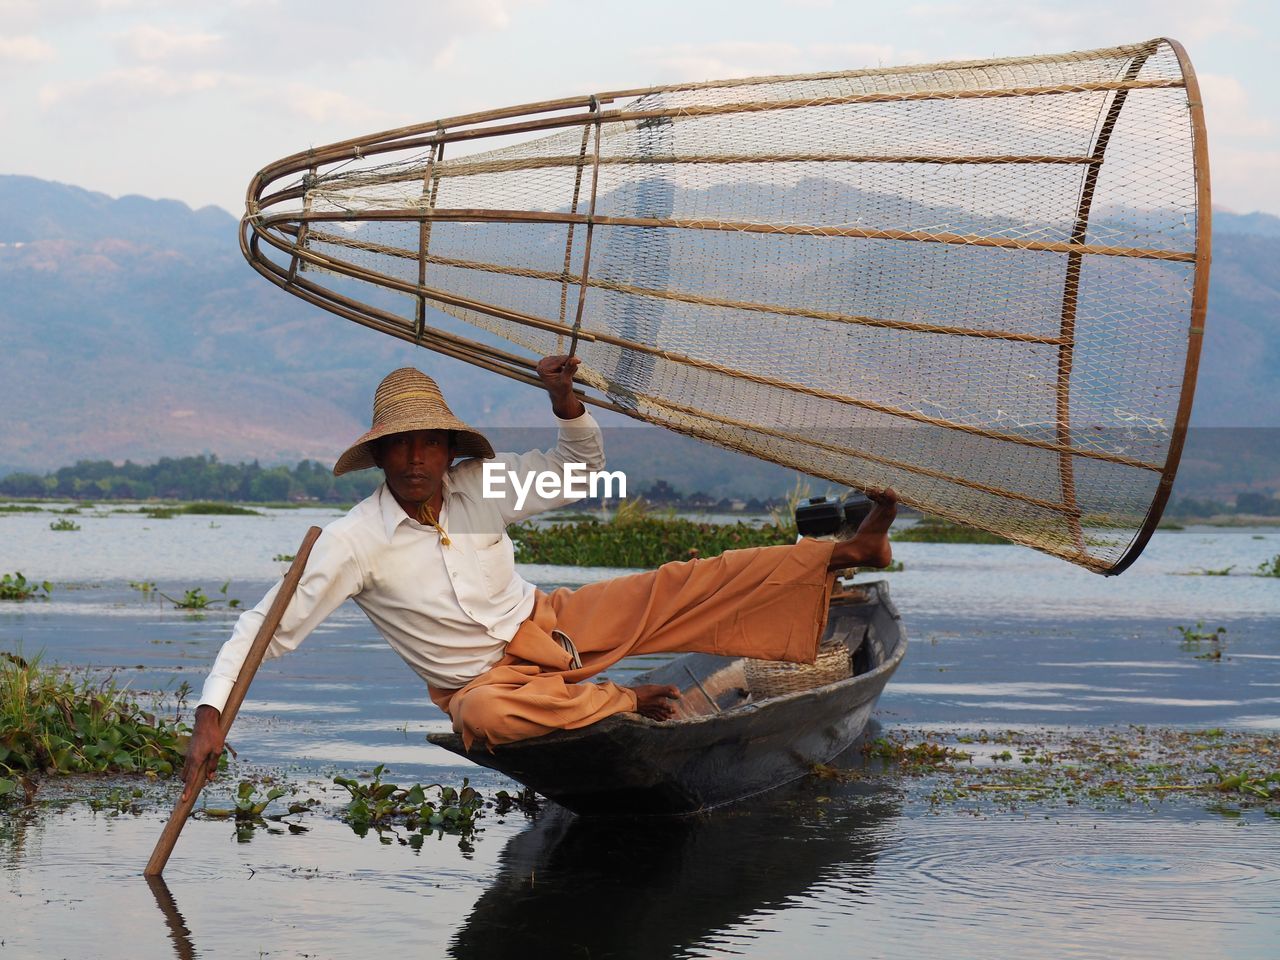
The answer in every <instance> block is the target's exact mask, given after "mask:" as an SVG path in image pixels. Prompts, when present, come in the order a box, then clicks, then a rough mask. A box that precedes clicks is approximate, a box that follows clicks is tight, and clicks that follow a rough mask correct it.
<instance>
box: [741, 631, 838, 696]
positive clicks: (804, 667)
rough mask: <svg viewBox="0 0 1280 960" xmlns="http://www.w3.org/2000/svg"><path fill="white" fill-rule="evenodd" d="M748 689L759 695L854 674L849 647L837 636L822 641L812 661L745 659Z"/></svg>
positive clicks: (781, 692)
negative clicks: (792, 661)
mask: <svg viewBox="0 0 1280 960" xmlns="http://www.w3.org/2000/svg"><path fill="white" fill-rule="evenodd" d="M744 667H745V671H746V677H747V689H749V690H750V691H751V695H752V696H753V697H754V698H756V699H758V700H761V699H765V698H767V697H780V696H783V695H784V694H788V693H799V692H800V691H801V690H812V689H813V688H814V687H821V686H825V685H826V684H828V683H834V682H835V681H837V680H846V679H848V678H849V677H851V676H853V662H852V658H851V657H850V656H849V648H848V647H847V646H845V645H844V643H842V642H841V641H839V640H835V641H831V642H824V643H823V644H822V645H821V646H820V647H819V648H818V658H817V660H815V661H814V662H813V663H779V662H778V661H776V660H747V661H745V665H744Z"/></svg>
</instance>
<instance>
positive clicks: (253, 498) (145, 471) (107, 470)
mask: <svg viewBox="0 0 1280 960" xmlns="http://www.w3.org/2000/svg"><path fill="white" fill-rule="evenodd" d="M381 481H382V474H381V473H380V472H379V471H376V470H366V471H362V472H359V473H350V474H346V475H344V476H341V477H335V476H334V475H333V473H332V471H331V470H330V469H329V468H328V467H327V466H325V465H323V464H321V463H319V462H318V461H315V460H302V461H300V462H299V463H298V464H297V465H296V466H294V467H286V466H273V467H264V466H262V465H261V464H259V463H258V461H256V460H254V461H252V462H250V463H223V462H222V461H220V460H219V459H218V458H217V457H216V456H212V455H205V456H194V457H162V458H161V459H160V460H159V461H157V462H156V463H152V464H140V463H134V462H133V461H131V460H126V461H125V462H124V463H123V464H115V463H113V462H112V461H110V460H81V461H79V462H77V463H76V464H75V465H74V466H68V467H61V468H60V469H58V470H54V471H51V472H49V473H45V474H37V473H28V472H19V473H10V474H9V475H8V476H6V477H3V478H0V496H7V497H18V498H37V499H38V498H47V499H65V500H151V499H160V500H216V501H224V502H243V503H283V502H288V501H294V502H304V501H320V502H324V503H354V502H356V501H358V500H361V499H363V498H364V497H367V496H368V495H369V494H370V493H372V492H373V490H374V489H375V488H376V487H377V486H378V484H379V483H380V482H381ZM819 492H821V491H819ZM636 494H640V495H642V496H644V497H645V499H646V500H647V501H648V502H650V503H651V504H654V505H655V506H661V507H677V508H682V509H695V510H707V511H719V512H731V511H732V512H736V511H743V510H745V511H747V512H763V511H766V510H769V509H771V508H773V507H777V506H779V505H781V504H784V503H785V502H786V499H787V498H786V496H785V494H780V495H779V496H778V497H776V498H771V499H769V500H763V501H761V500H756V499H744V500H739V499H731V498H721V499H719V500H717V499H715V498H713V497H711V496H708V495H707V494H704V493H700V492H696V491H695V492H693V493H688V494H686V493H682V492H681V491H680V490H677V489H675V488H674V487H672V486H671V485H670V484H668V483H667V482H666V481H665V480H657V481H655V482H654V483H652V484H650V486H649V488H648V489H646V490H637V491H635V492H634V493H632V496H635V495H636ZM1165 512H1166V515H1167V516H1170V517H1179V518H1186V519H1197V518H1199V519H1208V518H1210V517H1215V516H1230V515H1235V514H1239V515H1247V516H1264V517H1280V498H1278V497H1275V496H1271V495H1270V494H1268V493H1259V492H1256V491H1249V492H1241V493H1238V494H1236V496H1235V498H1234V502H1228V501H1223V500H1219V499H1216V498H1213V497H1186V496H1182V497H1179V496H1175V497H1174V498H1173V499H1172V500H1171V501H1170V503H1169V506H1168V508H1167V510H1166V511H1165Z"/></svg>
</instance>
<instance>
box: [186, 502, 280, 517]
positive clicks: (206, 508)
mask: <svg viewBox="0 0 1280 960" xmlns="http://www.w3.org/2000/svg"><path fill="white" fill-rule="evenodd" d="M174 512H176V513H189V514H197V515H201V516H209V515H212V516H226V517H260V516H262V511H260V510H251V509H250V508H248V507H241V506H237V505H236V504H234V503H217V502H214V501H210V500H197V501H196V502H195V503H184V504H183V505H182V506H180V507H175V508H174Z"/></svg>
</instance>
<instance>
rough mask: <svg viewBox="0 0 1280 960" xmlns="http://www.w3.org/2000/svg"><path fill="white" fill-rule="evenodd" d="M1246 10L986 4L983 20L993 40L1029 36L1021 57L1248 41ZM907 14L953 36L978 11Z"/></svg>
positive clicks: (915, 9)
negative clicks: (1161, 42) (1171, 40)
mask: <svg viewBox="0 0 1280 960" xmlns="http://www.w3.org/2000/svg"><path fill="white" fill-rule="evenodd" d="M1243 7H1244V4H1243V3H1242V2H1241V0H1215V2H1213V3H1205V2H1204V0H1129V2H1127V3H1116V2H1115V0H1075V2H1074V3H1071V4H1066V3H1045V4H1031V3H1027V2H1025V0H986V2H984V3H983V5H982V10H981V18H982V21H983V23H984V24H987V25H989V27H990V31H991V34H992V36H993V37H995V36H999V35H1000V32H1001V31H1003V32H1004V34H1005V35H1006V36H1014V37H1017V36H1027V37H1028V40H1027V43H1028V44H1030V46H1029V47H1028V48H1027V49H1026V50H1023V51H1020V52H1022V53H1032V52H1035V51H1043V52H1058V51H1065V50H1071V49H1080V48H1083V47H1099V46H1114V45H1115V44H1116V43H1120V42H1125V43H1133V42H1137V41H1140V40H1148V39H1151V38H1153V37H1157V36H1173V37H1176V38H1177V39H1180V40H1184V41H1186V42H1188V43H1201V42H1204V41H1206V40H1208V39H1209V38H1211V37H1215V36H1218V35H1228V36H1231V35H1234V36H1247V35H1250V34H1252V33H1253V32H1254V31H1253V28H1251V27H1250V26H1249V25H1248V24H1247V23H1246V22H1245V18H1244V10H1243ZM905 15H906V16H907V17H909V18H911V19H913V20H916V21H919V22H922V23H924V24H927V26H928V27H929V28H930V29H931V30H932V31H933V32H934V33H935V34H939V35H943V36H945V35H947V34H948V33H950V32H953V31H954V32H960V33H963V34H966V35H967V34H969V33H970V32H971V29H972V26H973V20H974V16H975V12H974V6H973V4H970V3H951V2H943V3H918V4H915V5H912V6H910V7H907V8H906V11H905ZM987 52H988V53H989V52H990V51H987ZM1009 52H1018V51H1009ZM977 55H978V56H981V55H982V54H981V53H979V54H977ZM957 58H958V57H957Z"/></svg>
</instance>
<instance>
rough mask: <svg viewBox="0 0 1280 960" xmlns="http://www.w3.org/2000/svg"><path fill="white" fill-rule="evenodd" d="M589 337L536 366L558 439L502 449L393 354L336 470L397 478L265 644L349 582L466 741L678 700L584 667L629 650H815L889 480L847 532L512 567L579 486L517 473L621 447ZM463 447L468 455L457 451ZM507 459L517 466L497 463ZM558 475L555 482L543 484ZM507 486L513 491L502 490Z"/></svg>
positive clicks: (239, 626) (888, 515)
mask: <svg viewBox="0 0 1280 960" xmlns="http://www.w3.org/2000/svg"><path fill="white" fill-rule="evenodd" d="M578 363H579V361H578V359H577V358H576V357H565V356H551V357H546V358H544V359H543V360H542V361H541V362H539V364H538V367H537V372H538V377H539V378H540V379H541V380H542V383H543V385H544V386H545V387H546V390H547V393H548V394H549V395H550V398H551V410H552V413H554V414H555V416H556V418H557V420H558V421H559V428H560V430H559V441H558V443H557V444H556V447H555V448H554V449H553V450H549V451H547V452H545V453H544V452H539V451H531V452H529V453H526V454H523V455H520V456H517V455H514V454H497V455H495V454H494V451H493V448H492V446H490V444H489V441H488V440H486V439H485V438H484V436H483V435H481V434H480V433H478V432H477V431H475V430H473V429H471V428H470V427H469V426H467V425H466V424H465V423H463V422H462V421H461V420H459V419H458V418H457V417H455V416H454V415H453V413H452V412H451V411H450V410H449V407H448V406H447V405H446V404H445V402H444V398H443V396H442V395H441V393H440V390H439V388H438V387H437V386H436V384H435V382H434V381H433V380H432V379H431V378H430V377H428V376H426V375H425V374H423V373H421V372H419V371H418V370H414V369H412V368H409V367H405V368H402V369H400V370H396V371H393V372H392V373H391V374H389V375H388V376H387V377H386V379H384V380H383V381H382V383H381V384H380V385H379V387H378V390H377V393H376V394H375V396H374V401H373V424H372V428H371V429H370V430H369V431H368V432H367V433H366V434H364V436H362V437H360V439H359V440H357V441H356V442H355V443H354V444H353V445H352V446H351V447H350V448H348V449H347V451H346V452H345V453H343V454H342V456H341V457H339V458H338V462H337V464H336V465H335V466H334V468H333V472H334V473H335V474H337V475H341V474H344V473H347V472H348V471H351V470H359V469H363V468H366V467H372V466H377V467H380V468H381V469H382V472H383V474H384V477H385V482H384V483H383V484H382V485H381V486H380V487H379V488H378V490H377V491H375V492H374V493H373V494H372V495H371V496H370V497H368V498H367V499H365V500H364V501H362V502H361V503H359V504H357V505H356V506H355V507H354V508H353V509H352V510H351V512H350V513H348V514H347V515H346V516H344V517H342V518H341V519H339V520H336V521H334V522H333V523H331V524H329V526H328V527H326V528H325V530H324V532H323V533H322V534H321V536H320V537H319V539H318V540H316V543H315V546H314V548H313V550H312V552H311V556H310V558H309V560H308V562H307V566H306V570H305V572H304V573H303V575H302V579H301V581H300V582H299V584H298V589H297V592H296V594H295V595H294V597H293V600H292V601H291V603H290V604H289V607H288V609H287V611H286V612H285V615H284V619H283V620H282V621H281V622H280V626H279V628H278V629H277V630H276V633H275V636H274V637H273V638H272V640H271V643H270V645H269V647H268V648H267V653H266V656H268V657H278V656H281V655H283V654H285V653H287V652H288V651H290V650H293V649H294V648H296V647H297V646H298V644H299V643H301V642H302V640H303V639H304V638H305V637H306V636H307V635H308V634H309V633H310V632H311V631H312V630H314V629H315V628H316V627H317V626H318V625H319V624H320V622H321V621H323V620H324V619H325V617H327V616H328V615H329V614H330V613H332V612H333V611H334V610H335V609H337V608H338V606H339V605H340V604H341V603H342V602H343V601H344V600H347V599H354V600H355V602H356V604H357V605H359V606H360V608H361V609H362V610H364V612H365V614H366V615H367V616H368V617H369V619H370V620H371V621H372V622H373V625H374V626H375V627H376V628H377V630H378V632H379V633H381V634H382V636H383V638H384V639H386V641H387V643H388V644H390V646H391V647H392V649H393V650H395V652H396V653H398V654H399V655H400V656H401V657H402V658H403V659H404V660H405V662H406V663H407V664H408V665H409V667H410V668H411V669H412V670H413V671H414V672H415V673H417V674H418V675H419V676H420V677H422V679H423V680H424V681H426V684H427V691H428V693H429V695H430V697H431V699H432V701H433V702H434V703H435V704H436V705H437V706H438V707H440V709H441V710H443V711H444V712H445V713H447V714H448V715H449V717H450V718H451V719H452V721H453V729H454V730H455V731H457V732H458V733H460V734H461V735H462V737H463V741H464V742H465V744H466V746H467V749H468V750H470V749H472V747H473V746H474V745H477V744H478V745H481V746H483V747H487V748H490V749H491V748H492V747H493V746H495V745H498V744H503V743H510V742H513V741H516V740H523V739H526V738H529V737H536V736H539V735H541V734H544V733H548V732H550V731H552V730H561V729H574V728H577V727H583V726H586V725H588V724H591V723H595V722H596V721H597V720H602V719H604V718H605V717H607V716H610V715H612V714H615V713H623V712H628V711H633V712H637V713H640V714H641V715H643V716H646V717H650V718H653V719H655V720H664V719H668V718H670V717H671V716H672V715H673V712H674V704H673V702H674V701H675V700H677V699H678V698H679V691H678V690H677V689H676V688H675V687H672V686H664V685H657V684H644V685H640V686H636V687H624V686H620V685H618V684H616V683H612V682H610V681H603V682H598V683H588V682H585V681H587V680H588V679H589V678H591V677H593V676H595V675H597V674H599V673H601V672H602V671H604V670H606V669H608V668H609V667H611V666H613V665H614V664H615V663H617V662H618V661H619V660H621V659H622V658H623V657H626V656H632V655H635V654H647V653H668V652H676V651H680V652H686V651H699V652H703V653H717V654H725V655H732V656H749V657H755V658H758V659H767V660H787V661H792V662H797V663H812V662H813V661H814V659H815V657H816V655H817V649H818V642H819V639H820V638H821V636H822V630H823V627H824V626H825V623H826V617H827V607H828V603H829V599H830V593H831V586H832V581H833V572H834V571H836V570H840V569H843V568H847V567H857V566H873V567H883V566H886V565H887V564H888V563H889V561H890V559H891V552H890V547H889V540H888V530H889V525H890V523H892V521H893V517H894V514H895V512H896V498H895V496H894V493H893V491H892V490H885V491H883V492H881V493H869V494H868V495H869V496H870V497H871V499H872V500H874V501H875V507H874V508H873V510H872V512H871V514H870V515H869V516H868V517H867V518H866V520H865V521H863V523H862V525H861V526H860V527H859V528H858V530H857V532H856V534H855V535H854V536H853V537H852V538H851V539H848V540H844V541H841V542H831V541H821V540H810V539H802V540H800V541H799V542H798V543H796V544H794V545H786V546H777V547H760V548H754V549H748V550H730V551H727V552H726V553H724V554H722V555H721V556H718V557H709V558H706V559H697V560H688V561H683V562H676V563H668V564H666V565H664V566H662V567H659V568H658V569H657V570H654V571H652V572H648V573H637V574H632V575H630V576H624V577H619V578H617V579H613V580H605V581H601V582H597V583H591V584H588V585H586V586H584V587H580V588H578V589H577V590H570V589H567V588H561V589H558V590H555V591H553V592H552V593H549V594H548V593H544V592H542V591H541V590H538V589H536V588H535V587H534V586H533V585H532V584H530V583H528V582H526V581H525V580H523V579H522V578H521V577H520V576H519V575H518V574H517V573H516V570H515V558H514V548H513V546H512V543H511V539H510V537H508V536H507V533H506V526H507V524H508V523H511V522H513V521H516V520H521V519H523V518H525V517H527V516H530V515H533V514H536V513H539V512H542V511H545V510H550V509H552V508H554V507H558V506H562V505H565V504H568V503H572V502H573V501H574V500H576V499H577V497H575V496H565V495H564V493H563V491H561V493H560V494H558V495H552V496H546V495H543V491H542V490H540V489H538V487H537V485H536V484H534V485H530V484H528V482H527V481H522V480H520V479H519V478H520V477H527V476H528V475H529V474H531V473H536V472H540V471H544V470H554V471H555V472H557V473H561V471H562V469H563V467H564V465H565V464H566V463H580V464H585V465H586V468H587V469H589V470H599V469H601V468H603V466H604V447H603V442H602V437H601V433H600V427H599V426H598V425H597V423H596V421H595V419H594V418H593V417H592V416H591V414H590V413H588V412H587V410H586V408H585V407H584V406H583V404H582V401H581V400H579V399H578V398H577V397H576V396H575V395H574V393H573V377H574V372H575V370H576V369H577V367H578ZM458 457H463V458H467V459H463V460H461V461H460V462H458V463H457V464H454V463H453V461H454V459H455V458H458ZM495 458H496V459H497V461H499V462H500V463H501V464H502V465H503V466H504V467H505V469H506V470H507V471H509V472H510V473H509V475H510V476H512V477H514V478H516V482H515V483H516V484H519V488H520V489H521V490H526V491H527V495H526V496H525V498H524V501H523V502H522V503H517V500H518V497H517V494H516V492H515V490H514V489H512V487H513V486H515V484H511V485H505V486H501V487H500V486H498V485H496V484H493V485H490V486H491V489H489V490H486V488H485V487H486V485H485V484H484V482H483V475H482V474H483V465H484V463H485V462H486V461H491V460H494V459H495ZM544 489H549V486H548V487H545V488H544ZM494 492H497V493H498V494H499V495H497V496H486V495H485V494H486V493H494ZM279 589H280V584H277V585H276V586H275V587H274V588H272V590H271V591H269V592H268V593H267V595H266V596H265V597H264V598H263V599H262V602H261V603H259V604H258V605H257V606H256V607H255V608H253V609H252V610H249V611H246V612H245V613H243V614H242V615H241V616H240V618H239V620H238V621H237V622H236V625H235V628H234V630H233V632H232V635H231V638H230V639H229V640H228V641H227V642H226V643H225V644H223V646H222V649H221V651H220V652H219V653H218V656H217V659H216V661H215V662H214V665H213V670H212V672H211V673H210V674H209V677H208V679H207V680H206V681H205V684H204V689H203V691H202V694H201V697H200V703H199V705H198V706H197V708H196V713H195V730H194V731H193V733H192V736H191V742H190V745H189V747H188V750H187V764H186V769H185V771H184V777H185V780H186V784H185V786H184V788H183V798H184V799H186V798H187V797H188V796H189V795H190V793H191V791H192V790H193V788H194V787H195V786H196V785H197V784H198V783H199V781H200V778H201V777H204V778H205V779H207V780H212V779H213V777H214V774H215V771H216V769H217V763H218V758H219V757H220V756H221V754H222V750H223V738H222V734H221V731H220V729H219V719H220V716H221V714H220V711H221V710H222V709H223V707H224V706H225V704H226V702H227V699H228V697H229V695H230V693H231V688H232V686H233V685H234V683H235V680H236V678H237V676H238V675H239V673H240V668H241V665H242V664H243V663H244V660H245V657H246V655H247V653H248V650H249V647H250V646H251V644H252V640H253V637H254V635H255V634H256V633H257V631H258V629H259V627H260V626H261V624H262V622H263V619H264V618H265V616H266V612H267V610H268V608H269V607H270V606H271V603H272V601H273V600H274V599H275V595H276V593H277V592H278V591H279Z"/></svg>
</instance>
